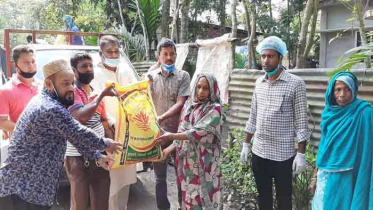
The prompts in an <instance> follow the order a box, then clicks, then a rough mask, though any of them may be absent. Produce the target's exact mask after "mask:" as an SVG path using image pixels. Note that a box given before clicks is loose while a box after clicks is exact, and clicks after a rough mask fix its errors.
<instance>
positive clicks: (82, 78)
mask: <svg viewBox="0 0 373 210" xmlns="http://www.w3.org/2000/svg"><path fill="white" fill-rule="evenodd" d="M78 75H79V82H81V83H83V84H85V85H88V84H89V83H91V81H92V80H93V78H94V77H95V75H94V74H93V72H86V73H84V74H82V73H79V72H78Z"/></svg>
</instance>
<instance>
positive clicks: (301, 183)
mask: <svg viewBox="0 0 373 210" xmlns="http://www.w3.org/2000/svg"><path fill="white" fill-rule="evenodd" d="M244 139H245V133H244V132H243V131H242V129H234V130H232V132H231V134H230V136H229V139H228V145H229V147H228V149H227V150H225V151H223V161H222V173H223V200H224V203H226V205H228V206H227V207H228V209H252V210H254V209H259V208H258V200H257V195H258V192H257V190H256V185H255V179H254V175H253V173H252V170H251V153H250V154H249V157H248V163H247V164H246V165H241V162H240V153H241V148H242V143H243V141H244ZM250 146H251V145H250ZM306 159H307V162H308V169H307V171H306V172H305V173H303V174H301V175H298V176H295V177H294V179H293V209H295V210H307V209H311V206H310V201H311V199H312V197H311V195H310V194H309V192H308V186H309V184H310V182H311V176H312V173H313V171H314V169H315V161H316V155H315V153H314V151H313V147H312V146H311V145H308V146H307V152H306ZM273 192H274V195H273V196H274V201H275V198H276V195H275V191H273ZM274 203H276V201H275V202H274ZM275 205H276V204H275Z"/></svg>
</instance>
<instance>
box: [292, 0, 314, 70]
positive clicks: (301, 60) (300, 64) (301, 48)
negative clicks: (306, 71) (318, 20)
mask: <svg viewBox="0 0 373 210" xmlns="http://www.w3.org/2000/svg"><path fill="white" fill-rule="evenodd" d="M314 2H315V0H308V1H307V5H306V8H305V9H304V12H303V21H302V28H301V31H300V37H299V42H298V52H297V65H296V68H298V69H299V68H305V67H306V58H305V57H304V52H305V49H306V41H307V33H308V26H309V23H310V20H311V16H312V12H313V9H314Z"/></svg>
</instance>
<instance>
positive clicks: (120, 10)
mask: <svg viewBox="0 0 373 210" xmlns="http://www.w3.org/2000/svg"><path fill="white" fill-rule="evenodd" d="M117 3H118V9H119V15H120V19H121V20H122V25H123V27H126V23H125V22H124V18H123V10H122V5H120V0H117Z"/></svg>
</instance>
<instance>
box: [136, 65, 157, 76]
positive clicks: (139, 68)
mask: <svg viewBox="0 0 373 210" xmlns="http://www.w3.org/2000/svg"><path fill="white" fill-rule="evenodd" d="M154 64H155V61H141V62H133V63H132V65H133V67H134V68H135V70H136V71H137V74H139V76H140V77H141V76H142V75H143V74H145V73H146V72H148V69H149V68H150V67H151V66H152V65H154Z"/></svg>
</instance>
